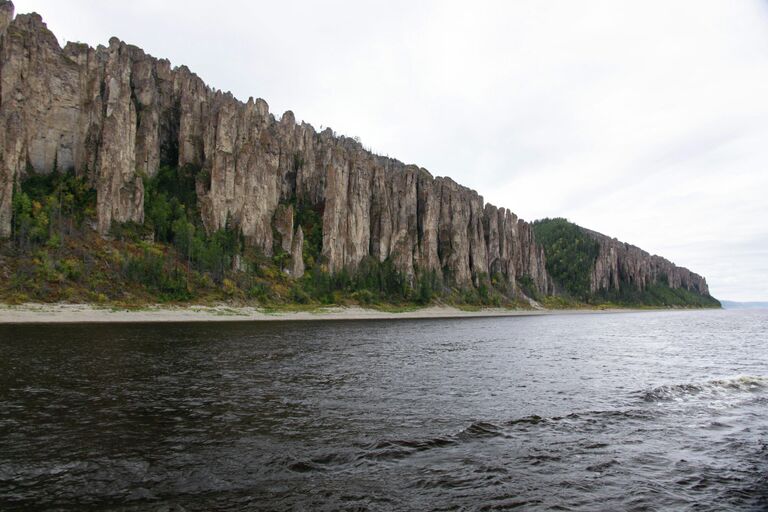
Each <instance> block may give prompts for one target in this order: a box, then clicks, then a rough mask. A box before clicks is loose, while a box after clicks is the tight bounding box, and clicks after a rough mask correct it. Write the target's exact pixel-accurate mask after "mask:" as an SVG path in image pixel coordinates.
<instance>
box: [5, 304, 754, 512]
mask: <svg viewBox="0 0 768 512" xmlns="http://www.w3.org/2000/svg"><path fill="white" fill-rule="evenodd" d="M514 508H519V509H521V510H696V511H701V510H766V509H768V312H767V311H744V312H739V311H702V312H662V313H655V312H651V313H622V314H605V315H562V316H548V317H514V318H483V319H461V320H398V321H367V322H351V321H346V322H307V323H271V324H264V323H262V324H259V323H235V324H231V323H209V324H165V325H151V324H143V325H141V324H140V325H70V326H31V325H30V326H0V509H2V510H15V509H24V510H43V509H45V510H51V509H53V510H104V509H109V510H165V511H180V510H313V511H314V510H508V509H514Z"/></svg>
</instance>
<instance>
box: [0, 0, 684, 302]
mask: <svg viewBox="0 0 768 512" xmlns="http://www.w3.org/2000/svg"><path fill="white" fill-rule="evenodd" d="M12 18H13V6H12V4H11V3H10V2H5V1H2V0H0V85H1V86H2V89H1V90H0V98H1V101H2V102H1V103H0V128H1V129H2V130H0V132H1V133H0V149H1V150H2V155H1V156H0V236H2V237H7V236H8V235H9V234H10V223H11V218H10V212H11V195H12V190H13V183H14V182H15V181H18V180H20V179H22V178H23V177H24V175H25V173H27V172H35V173H48V172H51V170H52V169H54V168H56V169H59V170H66V169H70V168H72V169H74V170H75V172H76V173H78V174H80V175H84V176H87V177H88V179H89V181H90V183H92V184H93V186H94V188H95V189H96V190H97V195H98V201H97V203H98V204H97V214H98V229H99V231H100V232H101V233H104V234H105V233H107V232H108V231H109V229H110V226H111V225H112V223H114V222H126V221H135V222H142V221H143V199H144V197H143V196H144V190H143V185H142V179H141V176H142V175H149V176H151V175H153V174H154V173H156V172H157V169H158V167H159V166H161V165H174V166H179V167H182V166H190V167H191V168H193V169H195V170H196V172H198V173H199V178H200V179H199V180H198V186H197V194H198V199H199V204H200V209H201V215H202V221H203V224H204V226H205V227H206V229H207V230H209V231H213V230H216V229H220V228H224V227H225V226H227V225H230V226H236V227H238V228H239V229H240V230H241V231H242V233H243V235H244V237H245V239H246V240H247V242H248V243H249V244H250V245H251V246H253V247H256V248H259V249H261V250H262V251H263V252H264V253H265V254H267V255H271V254H272V251H273V247H274V246H275V240H274V239H273V238H274V237H273V228H274V230H275V231H274V232H277V233H279V234H280V241H279V243H280V247H281V249H282V250H283V251H285V252H286V253H289V254H290V255H291V263H290V268H289V269H288V270H289V271H290V273H291V274H292V275H293V276H300V275H301V274H303V272H304V262H303V259H302V257H301V254H302V251H303V243H304V233H303V231H302V229H301V227H299V226H294V215H295V213H296V212H295V210H294V208H293V207H289V206H287V204H289V203H290V204H293V205H296V207H306V208H311V209H312V210H314V211H316V212H319V213H320V214H321V216H322V257H323V260H324V264H325V265H326V266H327V268H328V269H330V270H331V271H338V270H340V269H342V268H345V267H354V266H355V265H357V264H358V263H359V262H360V261H361V260H362V259H363V258H365V257H367V256H372V257H374V258H376V259H378V260H379V261H384V260H385V259H387V258H389V259H391V260H392V261H393V262H394V263H395V265H396V266H397V268H398V269H400V270H401V271H402V272H403V273H404V274H405V275H407V276H409V277H410V278H413V277H414V276H415V274H417V273H418V272H421V271H434V272H435V273H437V274H438V275H439V276H440V277H442V278H443V279H444V281H446V282H448V283H451V284H456V285H459V286H471V285H472V284H474V285H478V284H479V282H480V280H482V279H486V278H489V277H493V278H494V279H501V280H503V281H505V282H506V283H507V284H508V285H509V287H511V289H512V290H516V291H517V292H518V293H520V292H521V289H520V287H519V286H518V283H519V282H520V280H521V279H522V278H525V282H526V283H527V286H532V287H533V288H534V289H535V290H536V291H537V292H539V293H542V294H549V293H552V292H553V290H554V288H553V284H552V282H551V279H550V277H549V276H548V274H547V272H546V268H545V258H544V253H543V250H542V248H541V247H540V246H539V245H538V244H537V243H536V241H535V238H534V235H533V230H532V229H531V227H530V225H529V224H528V223H526V222H524V221H522V220H520V219H518V218H517V217H516V216H515V215H514V214H513V213H511V212H509V211H508V210H505V209H503V208H497V207H495V206H492V205H486V204H485V203H484V201H483V198H482V196H480V195H478V194H477V193H476V192H475V191H473V190H470V189H468V188H466V187H463V186H461V185H459V184H457V183H455V182H454V181H453V180H451V179H450V178H433V177H432V175H431V174H430V173H429V172H427V171H426V170H425V169H421V168H419V167H417V166H413V165H405V164H403V163H402V162H399V161H397V160H394V159H390V158H385V157H381V156H377V155H374V154H372V153H371V152H369V151H366V150H365V149H364V148H363V147H362V146H361V145H360V144H359V143H358V142H356V141H355V140H352V139H350V138H346V137H338V136H336V135H335V134H334V133H333V132H332V131H331V130H330V129H327V130H325V131H323V132H321V133H317V132H316V131H315V130H314V129H313V128H312V126H310V125H308V124H305V123H300V124H297V123H296V120H295V118H294V115H293V113H292V112H286V113H285V114H283V115H282V116H281V118H280V119H279V120H278V119H276V118H275V116H273V115H272V114H270V112H269V106H268V105H267V103H266V102H265V101H264V100H261V99H257V100H254V99H253V98H250V99H249V100H248V101H247V102H245V103H243V102H241V101H238V100H237V99H236V98H234V97H233V96H232V95H231V94H230V93H224V92H222V91H218V90H214V89H211V88H209V87H208V86H206V85H205V84H204V83H203V82H202V80H201V79H200V78H199V77H197V76H196V75H195V74H193V73H192V72H191V71H190V70H189V69H187V68H186V67H184V66H181V67H178V68H171V65H170V63H169V62H168V61H167V60H159V59H155V58H153V57H152V56H149V55H146V54H145V53H144V52H143V51H142V50H140V49H139V48H136V47H134V46H130V45H127V44H125V43H123V42H121V41H119V40H117V39H115V38H113V39H112V40H110V42H109V46H107V47H105V46H99V47H98V48H95V49H94V48H90V47H88V46H87V45H84V44H74V43H70V44H68V45H67V46H66V47H65V48H64V49H62V48H60V47H59V45H58V42H57V40H56V38H55V37H54V35H53V34H52V33H51V32H50V31H49V30H48V29H47V28H46V26H45V24H44V23H43V22H42V19H41V18H40V17H39V16H38V15H36V14H30V15H20V16H17V17H16V18H15V19H12ZM613 250H614V249H613V248H611V247H608V244H606V252H605V254H606V255H605V257H602V256H601V260H600V261H599V262H598V268H597V269H596V270H595V283H597V284H596V286H603V283H604V282H605V281H606V280H608V281H610V280H611V279H613V274H612V272H614V270H615V269H616V268H617V265H620V264H621V263H620V262H622V261H628V260H627V258H624V257H621V258H619V259H617V260H616V261H614V259H611V258H612V256H611V254H612V252H611V251H613ZM616 250H618V248H617V249H616ZM633 268H634V267H633ZM654 268H655V267H654ZM642 272H645V270H643V271H640V270H638V271H637V272H636V273H637V275H638V277H636V278H635V277H633V279H635V281H633V282H638V283H640V282H643V279H644V277H643V276H644V275H645V274H642ZM648 272H651V270H648ZM654 272H655V270H654ZM632 275H633V276H634V274H632ZM669 275H670V278H671V279H672V280H673V281H674V282H676V283H677V282H680V284H681V285H683V286H688V283H689V282H692V281H691V280H692V278H690V277H688V276H687V274H685V272H683V271H682V270H680V269H679V270H678V271H677V273H675V272H669ZM694 281H695V280H694Z"/></svg>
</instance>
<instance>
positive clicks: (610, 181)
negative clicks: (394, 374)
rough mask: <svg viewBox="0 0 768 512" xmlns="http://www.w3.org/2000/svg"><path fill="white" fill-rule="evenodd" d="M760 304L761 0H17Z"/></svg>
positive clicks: (766, 104) (767, 202)
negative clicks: (610, 238)
mask: <svg viewBox="0 0 768 512" xmlns="http://www.w3.org/2000/svg"><path fill="white" fill-rule="evenodd" d="M15 5H16V11H17V13H21V12H29V11H37V12H39V13H40V14H42V16H43V18H44V19H45V20H46V22H47V23H48V26H49V28H51V29H52V30H53V31H54V32H55V33H56V35H57V36H58V37H59V39H60V41H61V42H62V43H63V42H64V41H70V40H71V41H82V42H86V43H89V44H91V45H97V44H106V42H107V41H108V40H109V37H110V36H113V35H115V36H117V37H119V38H121V39H123V40H124V41H126V42H129V43H131V44H136V45H137V46H140V47H142V48H143V49H144V50H145V51H147V52H149V53H151V54H152V55H154V56H156V57H165V58H168V59H170V60H171V62H172V63H173V65H181V64H186V65H188V66H189V67H190V69H192V70H193V71H194V72H196V73H197V74H198V75H200V76H201V77H202V78H203V80H205V81H206V83H208V84H209V85H211V86H213V87H216V88H219V89H223V90H231V91H232V92H233V93H234V94H235V95H236V96H237V97H239V98H241V99H247V98H248V97H249V96H253V97H262V98H264V99H265V100H267V102H268V103H269V105H270V109H271V111H272V112H273V113H274V114H275V115H276V116H280V115H281V114H282V113H283V112H284V111H285V110H292V111H293V112H294V113H295V114H296V117H297V119H299V120H305V121H307V122H309V123H311V124H312V125H314V126H315V128H318V129H319V128H320V127H321V126H322V127H327V126H330V127H332V128H333V129H334V130H336V131H337V132H338V133H343V134H346V135H349V136H358V137H360V138H361V139H362V141H363V143H364V144H365V145H366V146H368V147H371V148H372V149H373V150H374V151H376V152H378V153H380V154H385V155H389V156H392V157H395V158H397V159H399V160H402V161H404V162H406V163H415V164H418V165H420V166H422V167H425V168H427V169H428V170H429V171H430V172H432V174H433V175H436V176H438V175H439V176H450V177H451V178H453V179H455V180H456V181H458V182H459V183H462V184H464V185H467V186H469V187H472V188H474V189H476V190H477V191H478V192H479V193H480V194H482V195H483V196H484V197H485V200H486V201H488V202H491V203H493V204H496V205H498V206H504V207H508V208H510V209H511V210H512V211H514V212H515V213H517V214H518V215H519V216H520V217H522V218H525V219H528V220H533V219H536V218H540V217H547V216H549V217H553V216H561V217H567V218H568V219H569V220H571V221H573V222H576V223H578V224H581V225H583V226H586V227H589V228H592V229H595V230H597V231H601V232H603V233H605V234H607V235H611V236H614V237H617V238H619V239H620V240H622V241H626V242H630V243H633V244H635V245H638V246H640V247H642V248H643V249H646V250H648V251H649V252H652V253H656V254H660V255H662V256H665V257H667V258H669V259H671V260H672V261H674V262H675V263H677V264H678V265H683V266H686V267H688V268H690V269H692V270H693V271H695V272H698V273H700V274H702V275H704V276H705V277H707V280H708V282H709V284H710V288H711V291H712V294H713V295H714V296H716V297H718V298H720V299H731V300H768V197H767V196H768V89H767V87H768V0H675V1H670V0H642V1H641V0H636V1H629V0H625V1H617V0H605V1H600V0H581V1H579V2H574V1H571V0H561V1H554V0H551V1H550V0H509V1H497V2H491V1H474V2H465V1H464V2H453V1H440V0H435V1H419V2H413V1H400V0H387V1H370V2H366V1H362V0H357V1H352V0H349V1H343V2H342V1H335V0H326V1H323V2H317V1H290V0H281V1H280V2H274V1H272V2H259V1H240V0H237V1H226V0H222V1H219V2H210V1H197V0H194V1H193V0H185V1H170V0H168V1H163V2H158V1H157V0H133V1H131V2H104V1H102V0H67V1H66V2H62V1H61V0H16V1H15Z"/></svg>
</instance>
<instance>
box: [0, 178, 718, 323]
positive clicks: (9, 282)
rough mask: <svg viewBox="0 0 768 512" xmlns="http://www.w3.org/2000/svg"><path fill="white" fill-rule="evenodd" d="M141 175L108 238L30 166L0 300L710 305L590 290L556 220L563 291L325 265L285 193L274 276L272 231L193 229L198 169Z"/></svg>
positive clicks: (553, 262) (367, 262) (550, 254)
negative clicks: (261, 239)
mask: <svg viewBox="0 0 768 512" xmlns="http://www.w3.org/2000/svg"><path fill="white" fill-rule="evenodd" d="M143 179H144V183H143V185H144V222H143V223H141V224H137V223H130V222H129V223H124V224H113V226H112V229H111V232H110V236H108V237H102V236H99V235H98V234H97V233H96V231H95V227H96V193H95V191H94V189H93V188H92V186H91V184H90V183H89V182H88V180H87V178H86V177H84V176H77V175H75V174H74V173H72V172H52V173H50V174H48V175H35V174H31V175H30V176H29V177H27V178H26V179H25V180H24V181H23V182H22V183H21V184H20V186H18V185H17V186H16V187H15V189H14V194H13V200H12V201H13V204H12V206H13V208H12V223H11V224H12V234H11V239H10V240H9V241H7V242H3V243H0V301H4V302H10V303H20V302H26V301H39V302H56V301H65V302H91V303H105V304H114V305H120V306H142V305H146V304H153V303H157V302H171V303H212V302H224V301H225V302H229V303H241V304H255V305H262V306H265V307H280V306H286V307H290V306H291V305H297V304H298V305H299V306H300V307H312V306H314V305H344V304H360V305H364V306H369V307H370V306H373V307H387V308H402V307H412V306H417V305H427V304H432V303H443V304H450V305H455V306H459V307H480V306H495V307H517V308H520V307H529V305H528V304H527V302H523V301H521V300H520V299H519V298H518V296H519V293H520V291H522V292H523V293H524V294H525V295H526V296H528V297H531V298H533V299H535V300H538V301H539V302H541V303H542V304H544V305H545V306H547V307H553V308H560V307H584V306H591V307H595V306H598V305H603V304H613V305H619V306H637V305H648V306H655V307H658V306H691V305H693V306H702V307H711V306H716V305H717V301H715V300H714V299H712V298H711V297H702V296H699V295H698V294H695V293H693V292H688V291H687V290H673V289H671V288H669V287H668V286H666V285H664V284H663V283H659V284H657V285H653V286H651V287H649V288H647V289H646V290H643V291H642V292H641V291H638V290H635V289H634V288H633V287H631V286H622V288H621V291H620V292H618V291H612V292H603V293H601V294H599V295H591V294H590V293H589V279H590V272H591V269H592V268H593V265H594V262H595V258H596V257H597V251H598V246H597V242H595V241H594V240H593V239H592V238H591V237H589V236H588V235H587V234H586V232H585V231H584V230H582V229H581V228H579V227H578V226H576V225H575V224H572V223H570V222H568V221H566V220H565V219H544V220H541V221H537V222H535V223H534V224H533V227H534V231H535V236H536V238H537V240H538V241H539V242H540V243H541V244H542V246H543V248H544V252H545V255H546V257H547V270H548V271H549V273H550V274H551V276H552V277H553V279H554V280H555V282H556V283H557V286H558V288H559V289H560V290H562V291H563V292H564V293H563V294H560V295H559V296H557V297H543V296H540V295H539V293H538V292H537V289H536V286H535V284H534V281H533V279H531V278H530V277H529V276H518V279H517V286H513V285H511V284H510V283H508V282H507V279H506V278H505V277H504V276H503V275H501V274H494V275H487V274H479V275H475V276H472V277H473V281H474V286H467V287H456V286H452V285H451V283H450V282H446V281H444V280H443V278H442V277H441V275H440V274H439V273H438V272H436V271H434V270H426V269H418V268H417V269H415V275H413V276H410V277H409V276H406V275H404V274H402V273H401V272H400V271H399V270H398V268H397V265H396V264H395V261H394V260H393V259H392V258H388V259H385V260H383V261H379V260H378V259H377V258H374V257H366V258H364V259H363V260H362V261H361V262H360V263H359V265H357V266H356V268H353V269H346V268H345V269H340V270H338V271H336V272H329V270H328V267H327V264H326V262H325V261H324V259H323V256H322V243H323V231H322V226H323V209H322V205H314V206H313V205H309V204H307V203H303V202H301V201H299V200H297V198H296V197H293V198H291V200H290V201H287V202H286V203H284V206H286V207H290V208H292V209H293V212H294V216H293V220H294V226H293V227H294V230H298V228H299V227H300V228H301V230H302V232H303V234H304V245H303V254H302V260H303V263H304V267H305V273H304V275H303V276H302V277H300V278H298V279H293V278H291V277H290V276H289V275H287V273H286V269H288V268H290V266H289V265H288V263H289V262H290V258H291V255H290V254H288V253H286V252H285V251H284V250H283V248H282V245H281V244H280V243H279V240H280V239H279V233H277V231H276V230H275V232H274V233H273V234H275V245H274V247H273V254H271V255H267V254H264V253H263V252H261V251H259V250H257V249H255V248H254V247H253V246H252V245H251V244H248V243H247V242H248V241H247V240H245V239H244V237H243V236H242V234H241V230H240V229H239V227H238V226H237V225H236V224H235V223H234V222H233V220H232V219H231V218H230V219H227V221H226V223H225V225H224V227H223V228H221V229H217V230H211V229H207V228H206V226H204V225H203V222H202V215H201V212H200V209H201V206H200V204H199V202H198V191H199V190H200V189H203V190H205V189H206V188H208V187H210V183H209V180H210V178H209V177H208V176H207V175H206V174H205V173H204V172H202V171H201V170H200V169H197V168H195V167H192V166H185V167H181V168H176V167H170V166H162V167H161V168H160V169H159V170H158V172H157V173H156V174H155V175H154V176H151V177H150V176H144V178H143ZM448 280H449V279H448Z"/></svg>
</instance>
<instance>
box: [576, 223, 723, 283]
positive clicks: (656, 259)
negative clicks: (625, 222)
mask: <svg viewBox="0 0 768 512" xmlns="http://www.w3.org/2000/svg"><path fill="white" fill-rule="evenodd" d="M584 231H585V232H586V233H587V234H588V235H589V236H591V237H592V238H594V239H595V240H596V241H597V243H598V246H599V251H598V256H597V261H596V262H595V266H594V269H593V271H592V275H591V277H590V291H591V292H592V293H595V292H598V291H600V290H619V289H621V287H622V286H630V287H632V288H636V289H639V290H645V289H646V288H647V287H648V286H649V285H651V284H658V283H663V284H667V285H669V286H670V287H672V288H685V289H686V290H688V291H692V292H695V293H698V294H699V295H709V287H708V286H707V280H706V279H704V278H703V277H702V276H700V275H698V274H694V273H693V272H691V271H690V270H688V269H687V268H683V267H678V266H676V265H675V264H674V263H672V262H671V261H669V260H667V259H665V258H662V257H661V256H656V255H651V254H649V253H647V252H646V251H644V250H642V249H640V248H639V247H635V246H634V245H630V244H627V243H624V242H620V241H618V240H616V239H615V238H610V237H607V236H605V235H603V234H600V233H597V232H595V231H591V230H588V229H585V230H584Z"/></svg>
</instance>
